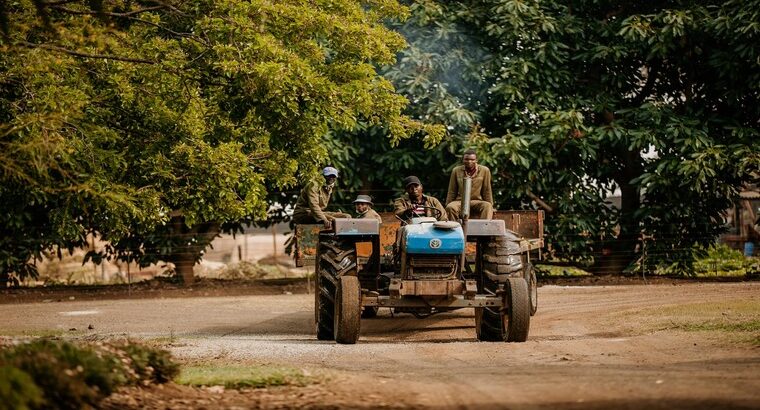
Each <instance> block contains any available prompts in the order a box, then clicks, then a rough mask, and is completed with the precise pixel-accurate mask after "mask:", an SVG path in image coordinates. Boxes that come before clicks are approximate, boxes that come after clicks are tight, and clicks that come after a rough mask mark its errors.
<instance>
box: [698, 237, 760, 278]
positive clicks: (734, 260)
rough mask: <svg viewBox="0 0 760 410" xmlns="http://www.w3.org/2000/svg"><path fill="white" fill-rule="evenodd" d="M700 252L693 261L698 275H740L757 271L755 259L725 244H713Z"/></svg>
mask: <svg viewBox="0 0 760 410" xmlns="http://www.w3.org/2000/svg"><path fill="white" fill-rule="evenodd" d="M700 253H701V254H702V255H701V257H698V258H697V259H696V260H695V261H694V272H695V273H696V274H697V275H700V276H702V275H708V276H709V275H717V276H742V275H749V274H752V273H753V272H756V271H757V259H755V258H747V257H745V256H744V254H742V252H741V251H738V250H736V249H731V248H729V247H728V246H727V245H713V246H710V247H709V248H707V249H704V250H703V251H702V252H700Z"/></svg>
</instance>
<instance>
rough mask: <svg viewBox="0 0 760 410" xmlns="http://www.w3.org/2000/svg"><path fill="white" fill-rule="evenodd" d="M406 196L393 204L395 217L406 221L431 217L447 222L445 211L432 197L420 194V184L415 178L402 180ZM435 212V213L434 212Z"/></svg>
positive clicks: (410, 177)
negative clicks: (420, 217)
mask: <svg viewBox="0 0 760 410" xmlns="http://www.w3.org/2000/svg"><path fill="white" fill-rule="evenodd" d="M404 187H406V194H405V195H404V196H402V197H401V198H398V199H396V200H395V201H394V202H393V207H394V208H395V210H394V212H395V213H396V216H398V217H399V218H401V219H403V220H408V219H411V218H413V217H419V216H432V217H434V218H436V219H438V220H439V221H448V217H447V216H446V209H445V208H444V207H443V205H441V202H440V201H439V200H437V199H435V198H433V197H432V196H429V195H423V194H422V183H421V182H420V179H419V178H417V177H415V176H409V177H406V178H404ZM436 211H437V212H436Z"/></svg>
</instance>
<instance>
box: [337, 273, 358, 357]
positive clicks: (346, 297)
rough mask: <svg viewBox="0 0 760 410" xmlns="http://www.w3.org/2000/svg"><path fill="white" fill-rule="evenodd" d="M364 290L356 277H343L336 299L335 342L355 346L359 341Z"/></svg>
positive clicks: (339, 283)
mask: <svg viewBox="0 0 760 410" xmlns="http://www.w3.org/2000/svg"><path fill="white" fill-rule="evenodd" d="M361 304H362V289H361V286H360V285H359V278H357V277H356V276H341V277H340V281H339V282H338V292H337V294H336V297H335V326H334V328H335V341H336V342H338V343H343V344H354V343H356V341H357V340H358V339H359V329H360V325H361V310H362V305H361Z"/></svg>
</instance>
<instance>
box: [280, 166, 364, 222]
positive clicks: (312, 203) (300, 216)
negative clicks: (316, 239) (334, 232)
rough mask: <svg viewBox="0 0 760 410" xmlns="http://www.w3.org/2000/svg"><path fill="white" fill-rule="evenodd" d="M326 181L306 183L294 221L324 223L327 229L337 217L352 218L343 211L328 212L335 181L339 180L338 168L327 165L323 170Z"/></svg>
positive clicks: (298, 201)
mask: <svg viewBox="0 0 760 410" xmlns="http://www.w3.org/2000/svg"><path fill="white" fill-rule="evenodd" d="M322 176H323V177H324V181H312V182H309V183H308V184H306V186H305V187H303V189H302V190H301V194H300V195H298V200H297V201H296V208H295V209H294V210H293V222H295V223H297V224H318V223H321V224H324V225H325V229H330V228H332V221H333V219H335V218H350V217H351V215H348V214H344V213H342V212H326V211H325V208H327V204H329V203H330V196H332V191H333V188H334V187H335V181H337V180H338V170H337V169H335V168H333V167H325V169H323V170H322Z"/></svg>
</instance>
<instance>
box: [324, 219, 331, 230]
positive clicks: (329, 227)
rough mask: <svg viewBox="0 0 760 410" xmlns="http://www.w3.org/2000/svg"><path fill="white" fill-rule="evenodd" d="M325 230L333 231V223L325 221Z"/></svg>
mask: <svg viewBox="0 0 760 410" xmlns="http://www.w3.org/2000/svg"><path fill="white" fill-rule="evenodd" d="M325 229H328V230H329V229H332V221H330V220H329V219H325Z"/></svg>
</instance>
